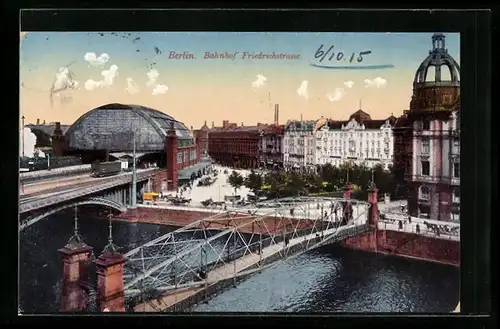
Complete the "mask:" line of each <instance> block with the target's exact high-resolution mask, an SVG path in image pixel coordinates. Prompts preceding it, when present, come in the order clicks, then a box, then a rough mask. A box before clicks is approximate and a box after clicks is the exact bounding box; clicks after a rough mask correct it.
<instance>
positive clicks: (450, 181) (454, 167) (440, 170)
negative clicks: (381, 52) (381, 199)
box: [400, 33, 460, 221]
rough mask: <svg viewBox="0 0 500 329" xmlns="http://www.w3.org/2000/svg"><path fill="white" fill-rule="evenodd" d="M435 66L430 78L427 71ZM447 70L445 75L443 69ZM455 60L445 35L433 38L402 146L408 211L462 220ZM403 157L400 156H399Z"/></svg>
mask: <svg viewBox="0 0 500 329" xmlns="http://www.w3.org/2000/svg"><path fill="white" fill-rule="evenodd" d="M431 69H434V70H435V75H434V77H432V78H431V77H430V76H429V75H428V73H429V71H430V70H431ZM444 70H448V72H449V78H448V79H446V80H445V79H444V76H443V72H444ZM459 72H460V66H459V64H458V63H457V62H456V61H455V60H454V59H453V58H452V57H451V56H450V55H449V54H448V51H447V49H446V47H445V35H444V34H441V33H436V34H434V35H433V37H432V48H431V51H430V52H429V55H428V56H427V58H426V59H425V60H424V61H423V62H422V64H421V65H420V67H419V68H418V70H417V72H416V74H415V80H414V82H413V96H412V100H411V103H410V110H409V112H408V114H407V118H406V127H407V128H406V135H408V134H409V133H408V131H411V135H410V136H411V139H410V138H406V139H403V140H404V143H403V144H405V145H404V147H403V149H405V150H410V149H411V155H412V157H411V163H410V165H409V166H408V164H406V166H405V169H406V173H405V181H406V183H407V185H408V190H409V198H408V210H409V212H410V214H411V215H412V216H417V217H423V218H430V219H434V220H445V221H446V220H459V219H460V81H459ZM400 158H403V156H400Z"/></svg>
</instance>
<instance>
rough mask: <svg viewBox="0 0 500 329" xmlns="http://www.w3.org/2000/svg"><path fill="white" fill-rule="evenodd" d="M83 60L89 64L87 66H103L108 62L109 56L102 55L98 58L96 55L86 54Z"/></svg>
mask: <svg viewBox="0 0 500 329" xmlns="http://www.w3.org/2000/svg"><path fill="white" fill-rule="evenodd" d="M83 59H84V60H85V61H86V62H87V63H88V64H89V66H103V65H104V64H106V63H107V62H108V61H109V55H108V54H106V53H102V54H100V55H99V56H97V55H96V53H86V54H85V56H83Z"/></svg>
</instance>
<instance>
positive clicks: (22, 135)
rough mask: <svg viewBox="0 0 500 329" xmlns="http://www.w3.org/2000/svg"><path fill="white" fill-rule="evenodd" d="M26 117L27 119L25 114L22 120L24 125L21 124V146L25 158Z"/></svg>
mask: <svg viewBox="0 0 500 329" xmlns="http://www.w3.org/2000/svg"><path fill="white" fill-rule="evenodd" d="M24 119H26V118H25V117H24V115H23V116H22V117H21V120H22V126H21V143H22V144H21V147H22V155H23V159H24Z"/></svg>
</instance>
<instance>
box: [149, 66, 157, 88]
mask: <svg viewBox="0 0 500 329" xmlns="http://www.w3.org/2000/svg"><path fill="white" fill-rule="evenodd" d="M146 75H147V76H148V82H146V86H148V87H154V86H156V80H158V78H159V77H160V72H158V71H157V70H155V69H151V70H150V71H149V72H148V73H146Z"/></svg>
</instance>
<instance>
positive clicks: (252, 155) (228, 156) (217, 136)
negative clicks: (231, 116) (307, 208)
mask: <svg viewBox="0 0 500 329" xmlns="http://www.w3.org/2000/svg"><path fill="white" fill-rule="evenodd" d="M205 126H206V124H205ZM205 126H204V127H205ZM204 127H202V129H200V131H201V130H203V131H206V132H207V136H208V154H209V155H210V157H211V158H212V159H213V160H215V161H216V162H218V163H220V164H223V165H227V166H231V167H240V168H258V167H267V168H276V167H278V168H279V167H282V166H283V134H284V126H280V125H279V106H278V104H276V105H275V107H274V123H273V124H262V123H258V124H257V125H255V126H245V125H243V122H242V123H241V126H238V125H237V124H236V123H230V122H229V121H227V120H224V121H223V122H222V127H215V125H214V123H213V122H212V128H211V129H208V127H207V128H206V129H205V128H204Z"/></svg>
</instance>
